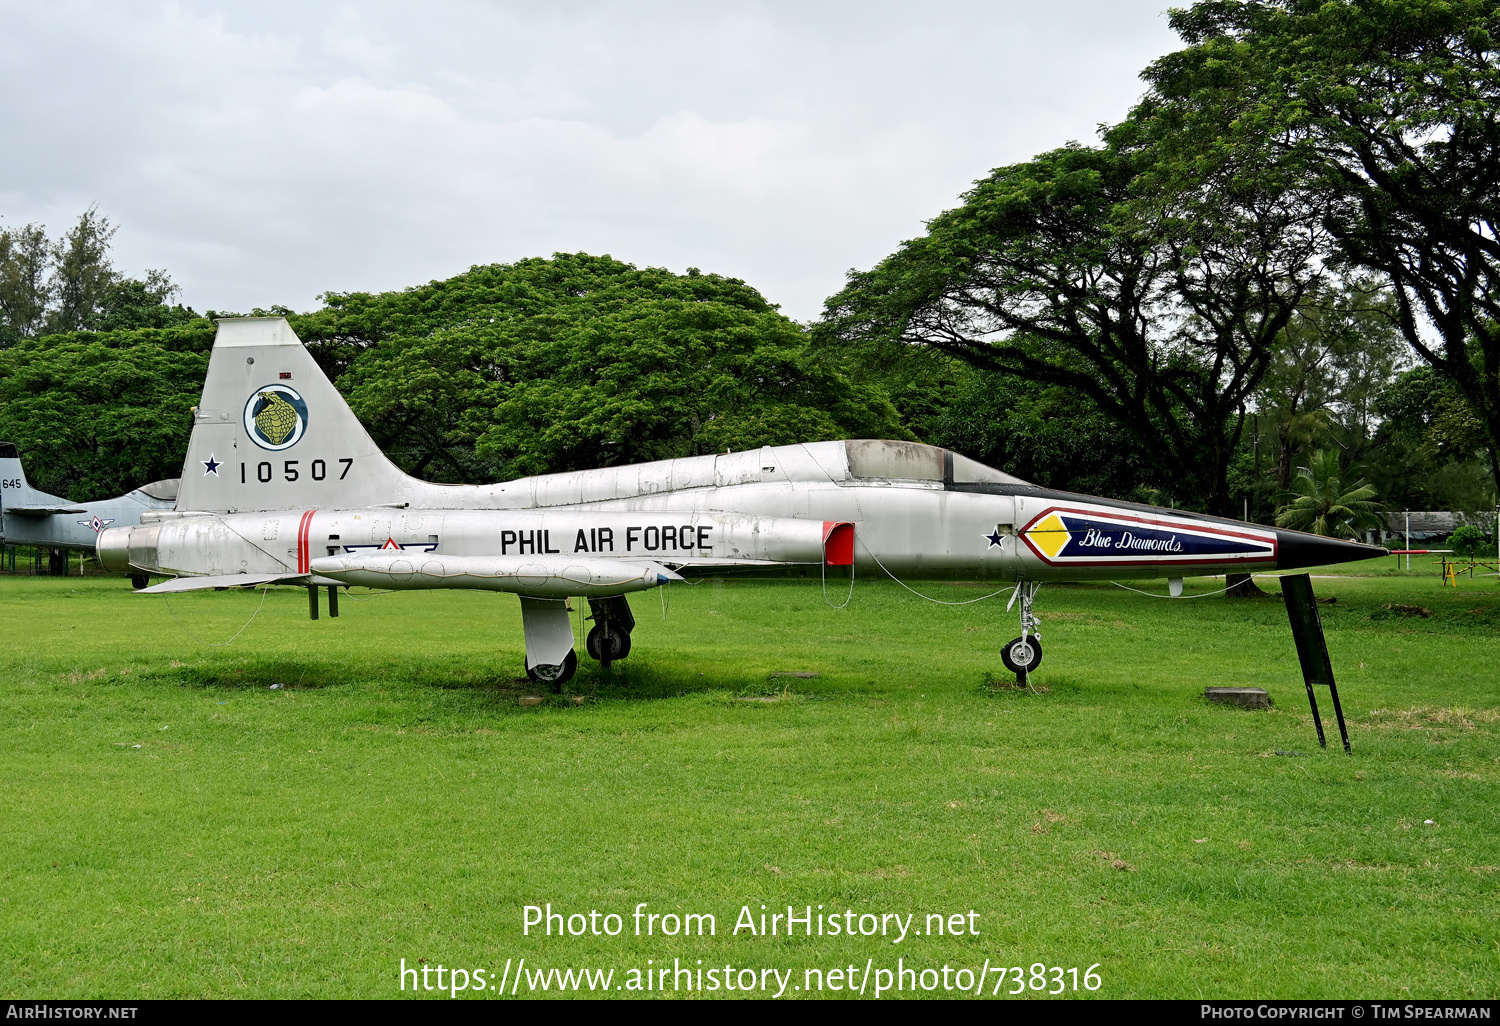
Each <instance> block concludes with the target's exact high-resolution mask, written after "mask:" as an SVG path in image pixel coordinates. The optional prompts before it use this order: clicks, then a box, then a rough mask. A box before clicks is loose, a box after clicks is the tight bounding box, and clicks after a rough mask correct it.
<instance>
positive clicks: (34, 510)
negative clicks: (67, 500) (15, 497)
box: [5, 506, 88, 517]
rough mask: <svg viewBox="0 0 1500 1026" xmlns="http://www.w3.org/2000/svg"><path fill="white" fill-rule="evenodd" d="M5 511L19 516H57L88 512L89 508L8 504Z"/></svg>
mask: <svg viewBox="0 0 1500 1026" xmlns="http://www.w3.org/2000/svg"><path fill="white" fill-rule="evenodd" d="M5 512H7V513H14V514H15V515H16V516H18V517H55V516H57V515H58V514H59V513H87V512H88V510H86V509H77V508H75V507H73V506H6V507H5Z"/></svg>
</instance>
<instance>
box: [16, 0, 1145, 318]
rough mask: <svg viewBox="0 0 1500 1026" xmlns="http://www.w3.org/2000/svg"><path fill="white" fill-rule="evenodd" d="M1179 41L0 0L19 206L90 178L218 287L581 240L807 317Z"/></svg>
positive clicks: (907, 16)
mask: <svg viewBox="0 0 1500 1026" xmlns="http://www.w3.org/2000/svg"><path fill="white" fill-rule="evenodd" d="M1172 45H1173V40H1172V38H1171V36H1170V33H1169V32H1168V31H1167V30H1166V27H1165V22H1164V20H1163V19H1162V18H1161V17H1160V16H1159V14H1158V5H1157V3H1156V2H1150V3H1140V2H1124V0H1122V2H1118V3H1095V2H1084V0H1078V2H1074V3H1060V4H1054V5H1049V6H1047V7H1046V8H1045V9H1042V8H1039V7H1037V6H1035V5H1029V4H1021V3H948V4H924V5H909V4H891V5H886V6H880V5H874V4H852V3H826V4H790V3H784V4H783V3H759V4H756V3H745V4H738V5H735V6H733V7H727V6H712V5H688V4H676V5H673V4H654V5H653V4H640V3H632V4H630V5H624V4H609V3H576V4H561V5H558V4H553V5H526V4H509V3H497V4H477V3H463V2H449V3H441V4H428V5H420V6H407V5H394V4H361V5H347V6H339V5H317V4H312V5H307V4H295V5H294V4H283V5H278V4H271V5H256V6H254V7H246V6H237V5H236V6H230V5H222V6H219V5H211V4H171V5H162V4H135V5H119V4H103V3H101V4H66V3H65V4H57V5H23V4H19V3H17V4H8V3H7V4H0V97H3V99H0V133H3V137H4V138H5V139H7V141H8V150H9V152H8V155H7V160H6V162H5V165H4V166H3V168H0V215H3V216H4V217H5V219H6V221H7V222H8V223H18V222H25V221H29V220H41V221H44V222H46V223H48V224H49V225H50V226H51V227H52V228H53V229H54V230H56V229H58V228H60V227H62V226H63V225H64V224H65V223H66V222H67V221H69V220H71V219H72V218H73V217H74V216H76V215H77V213H78V212H79V211H80V210H82V209H83V208H84V207H85V206H87V205H88V204H89V203H91V202H98V203H99V204H100V208H101V210H103V211H104V212H105V213H106V214H108V215H110V216H111V217H112V218H114V219H115V220H116V221H117V222H118V223H120V224H121V226H122V230H121V231H120V233H119V235H118V236H117V237H116V247H117V255H118V258H119V260H120V262H121V264H122V265H123V266H125V267H127V268H129V269H132V270H141V269H144V268H145V267H148V266H149V267H165V268H167V269H168V270H169V271H170V272H171V273H172V274H173V276H174V278H175V279H176V280H178V281H179V282H180V283H181V284H182V285H183V286H184V287H185V298H186V300H187V301H188V302H190V303H192V304H193V305H195V306H197V307H198V308H200V309H202V308H207V307H215V308H219V309H247V308H249V307H251V306H265V305H269V304H271V303H276V302H281V303H287V304H288V305H292V306H295V307H303V308H307V307H311V306H312V305H313V304H314V296H315V295H316V294H318V293H320V292H322V291H324V290H326V289H334V290H341V291H342V290H350V289H386V288H395V287H401V286H405V285H412V284H417V283H420V282H422V281H426V280H428V279H431V278H435V277H445V276H447V275H450V274H453V273H456V272H458V271H460V270H463V269H464V268H466V267H468V266H469V265H471V264H476V263H489V262H492V261H509V260H515V259H519V258H521V257H525V256H533V255H546V254H550V253H552V252H554V251H558V250H563V251H576V250H586V251H590V252H609V253H612V254H613V255H614V256H616V257H619V258H621V259H625V260H629V261H632V262H635V263H639V264H656V265H664V266H668V267H671V268H673V269H676V270H681V269H682V268H684V267H686V266H688V265H694V266H698V267H702V268H703V269H704V270H709V271H718V272H721V273H726V274H732V275H735V276H737V277H743V278H745V279H746V280H747V281H749V282H750V283H751V284H752V285H755V286H756V287H758V288H760V289H761V291H763V292H764V293H765V294H766V295H767V296H768V298H770V299H771V300H772V301H773V302H780V303H782V304H783V305H784V307H785V308H786V309H787V311H788V312H789V313H791V314H793V315H794V316H798V317H810V316H813V315H815V314H816V313H817V310H818V308H819V306H820V304H821V301H822V299H823V298H824V297H825V296H827V295H828V294H830V293H832V292H833V291H835V290H837V289H838V288H839V286H840V285H841V284H842V280H843V273H844V271H845V270H846V269H847V268H849V267H851V266H868V265H869V264H870V263H872V262H874V261H875V260H878V259H879V258H880V257H881V256H883V255H885V254H886V253H888V252H890V251H891V250H892V249H894V248H895V246H896V245H897V244H898V243H899V242H900V241H901V240H902V239H903V238H907V237H910V236H912V235H914V234H917V233H918V232H920V231H921V224H922V221H923V220H924V219H925V218H928V217H931V216H932V215H934V214H936V213H937V212H938V211H940V210H941V209H943V208H944V207H946V206H950V205H952V203H953V202H954V200H955V198H956V196H957V194H958V193H959V192H960V191H962V190H963V189H964V188H966V187H967V185H968V184H969V182H970V181H972V180H973V179H975V178H978V177H980V176H982V175H983V174H984V173H985V172H986V171H987V170H988V169H989V168H991V167H993V166H996V165H998V164H1002V163H1008V162H1011V161H1014V160H1020V159H1024V158H1025V157H1027V156H1029V155H1031V154H1032V153H1035V152H1038V151H1041V150H1044V149H1050V148H1052V147H1055V146H1058V145H1061V144H1062V143H1063V142H1064V141H1066V140H1068V139H1089V138H1091V137H1092V136H1093V133H1094V129H1095V126H1096V124H1097V123H1098V122H1101V121H1108V120H1113V119H1117V118H1119V117H1120V116H1121V115H1122V114H1123V113H1124V112H1125V110H1126V109H1127V108H1128V106H1129V104H1130V103H1131V102H1132V101H1133V100H1134V98H1135V97H1136V96H1137V95H1138V94H1139V92H1140V85H1139V82H1138V80H1137V78H1136V75H1137V74H1138V72H1139V70H1140V69H1141V67H1143V66H1144V64H1145V63H1146V62H1147V61H1148V60H1150V59H1151V58H1152V57H1153V56H1155V55H1156V54H1159V53H1162V52H1165V51H1166V50H1168V49H1170V48H1171V47H1172Z"/></svg>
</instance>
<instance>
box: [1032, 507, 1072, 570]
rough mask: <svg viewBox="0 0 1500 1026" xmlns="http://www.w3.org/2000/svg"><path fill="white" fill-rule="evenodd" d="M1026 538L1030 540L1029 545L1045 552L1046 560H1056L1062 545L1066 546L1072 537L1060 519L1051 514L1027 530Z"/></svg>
mask: <svg viewBox="0 0 1500 1026" xmlns="http://www.w3.org/2000/svg"><path fill="white" fill-rule="evenodd" d="M1026 537H1027V538H1029V539H1030V540H1031V544H1033V545H1035V546H1036V547H1037V548H1039V549H1041V550H1042V551H1043V552H1045V553H1046V554H1047V556H1048V558H1050V559H1056V558H1057V554H1058V553H1059V552H1061V551H1062V549H1063V546H1064V545H1066V544H1068V539H1069V538H1070V537H1072V536H1071V535H1070V534H1068V529H1067V528H1066V527H1064V526H1063V522H1062V519H1061V518H1060V517H1059V516H1058V515H1057V514H1056V513H1053V514H1052V515H1051V516H1049V517H1046V518H1044V519H1043V520H1042V521H1041V522H1039V523H1037V524H1034V525H1033V526H1032V527H1030V528H1028V529H1027V531H1026Z"/></svg>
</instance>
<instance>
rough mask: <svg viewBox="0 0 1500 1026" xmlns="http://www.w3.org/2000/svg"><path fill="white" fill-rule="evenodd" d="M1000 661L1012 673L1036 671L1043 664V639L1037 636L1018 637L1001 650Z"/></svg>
mask: <svg viewBox="0 0 1500 1026" xmlns="http://www.w3.org/2000/svg"><path fill="white" fill-rule="evenodd" d="M1023 642H1024V644H1023ZM1000 661H1001V662H1002V663H1004V664H1005V668H1006V669H1007V670H1009V671H1010V672H1011V673H1018V674H1029V673H1035V672H1036V668H1037V667H1038V666H1040V665H1042V642H1041V639H1039V638H1037V637H1035V636H1032V637H1027V638H1016V639H1015V640H1014V641H1012V642H1010V643H1009V644H1008V645H1006V646H1005V647H1004V648H1003V649H1001V650H1000Z"/></svg>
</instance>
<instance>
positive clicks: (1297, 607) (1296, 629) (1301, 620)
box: [1281, 574, 1350, 752]
mask: <svg viewBox="0 0 1500 1026" xmlns="http://www.w3.org/2000/svg"><path fill="white" fill-rule="evenodd" d="M1281 597H1282V598H1283V599H1285V600H1286V615H1287V619H1289V620H1290V621H1291V622H1292V637H1293V638H1294V639H1296V642H1297V659H1298V661H1299V662H1301V664H1302V680H1303V681H1304V682H1305V683H1306V684H1307V704H1308V705H1310V706H1311V707H1312V715H1313V724H1314V725H1315V726H1316V727H1317V728H1318V744H1320V745H1322V746H1323V747H1324V748H1327V747H1328V739H1327V738H1325V737H1324V736H1323V721H1322V719H1321V718H1319V716H1318V698H1317V695H1316V694H1314V692H1313V685H1314V684H1323V685H1326V686H1327V688H1328V692H1329V694H1330V695H1332V696H1333V714H1334V716H1336V717H1337V718H1338V721H1339V734H1340V735H1341V736H1342V737H1343V739H1344V751H1346V752H1348V751H1350V748H1349V729H1348V728H1347V727H1346V726H1344V710H1343V707H1342V706H1340V705H1339V689H1338V685H1336V684H1335V683H1334V682H1333V664H1332V662H1330V661H1329V659H1328V643H1327V641H1326V640H1325V639H1324V637H1323V621H1322V618H1321V617H1319V616H1318V600H1317V598H1316V596H1314V595H1313V590H1312V578H1311V577H1310V576H1309V575H1307V574H1292V575H1289V576H1286V577H1283V578H1282V579H1281Z"/></svg>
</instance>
